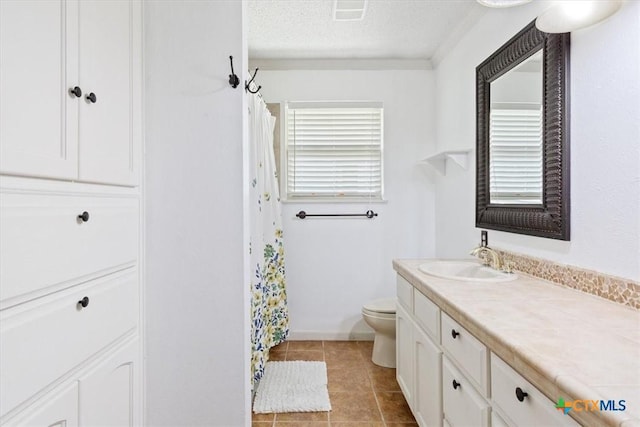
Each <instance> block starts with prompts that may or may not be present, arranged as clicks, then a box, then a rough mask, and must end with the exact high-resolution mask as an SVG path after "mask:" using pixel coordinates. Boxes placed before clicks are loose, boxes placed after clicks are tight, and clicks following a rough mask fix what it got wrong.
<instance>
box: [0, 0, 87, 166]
mask: <svg viewBox="0 0 640 427" xmlns="http://www.w3.org/2000/svg"><path fill="white" fill-rule="evenodd" d="M77 36H78V2H77V0H67V1H64V0H49V1H37V0H33V1H32V0H2V1H0V64H2V65H1V66H0V173H3V174H10V175H25V176H40V177H47V178H75V177H76V176H77V172H78V129H77V123H78V108H79V104H80V102H82V101H81V100H80V99H79V98H77V97H76V96H75V95H72V94H71V93H70V92H69V89H70V88H73V87H75V86H80V84H79V80H78V46H77Z"/></svg>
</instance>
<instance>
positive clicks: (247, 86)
mask: <svg viewBox="0 0 640 427" xmlns="http://www.w3.org/2000/svg"><path fill="white" fill-rule="evenodd" d="M229 62H230V63H231V74H229V84H230V85H231V87H232V88H234V89H235V88H237V87H238V85H239V84H240V78H238V76H237V75H236V73H235V72H234V71H233V56H229ZM256 74H258V68H256V70H255V71H254V72H253V76H251V80H249V81H246V80H245V82H244V90H246V91H247V92H249V93H258V92H260V89H262V86H258V88H257V89H256V90H251V84H252V83H253V84H254V86H255V85H256V84H255V83H254V82H253V81H254V79H255V78H256Z"/></svg>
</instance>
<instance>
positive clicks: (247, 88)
mask: <svg viewBox="0 0 640 427" xmlns="http://www.w3.org/2000/svg"><path fill="white" fill-rule="evenodd" d="M256 74H258V68H256V70H255V71H254V72H253V76H251V80H249V81H248V82H247V81H245V83H244V89H245V90H246V91H247V92H249V93H258V92H260V89H262V86H258V89H256V90H255V91H253V90H251V89H250V87H249V86H250V85H251V83H253V79H255V78H256Z"/></svg>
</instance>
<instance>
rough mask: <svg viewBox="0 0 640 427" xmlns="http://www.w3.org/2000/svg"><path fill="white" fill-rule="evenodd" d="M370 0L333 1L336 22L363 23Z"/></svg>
mask: <svg viewBox="0 0 640 427" xmlns="http://www.w3.org/2000/svg"><path fill="white" fill-rule="evenodd" d="M368 3H369V0H333V20H334V21H362V19H364V14H365V12H366V11H367V4H368Z"/></svg>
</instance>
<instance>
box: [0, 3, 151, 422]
mask: <svg viewBox="0 0 640 427" xmlns="http://www.w3.org/2000/svg"><path fill="white" fill-rule="evenodd" d="M141 82H142V3H141V1H140V0H118V1H95V0H67V1H64V0H62V1H61V0H47V1H30V0H17V1H13V0H2V1H0V425H2V426H13V425H15V426H25V425H26V426H29V425H34V426H36V425H37V426H95V425H111V426H116V425H117V426H126V425H140V424H141V423H142V399H141V395H142V391H141V378H142V376H141V373H142V369H141V354H142V351H141V346H142V344H141V343H142V339H141V309H140V307H141V291H140V289H141V286H140V283H141V279H140V246H141V244H140V243H141V240H140V236H141V232H140V231H141V212H140V211H141V209H140V206H141V188H140V187H139V186H138V183H139V181H140V180H139V176H140V168H139V162H140V154H141V151H142V150H141V146H142V134H141V125H142V123H141V110H142V96H141Z"/></svg>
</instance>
